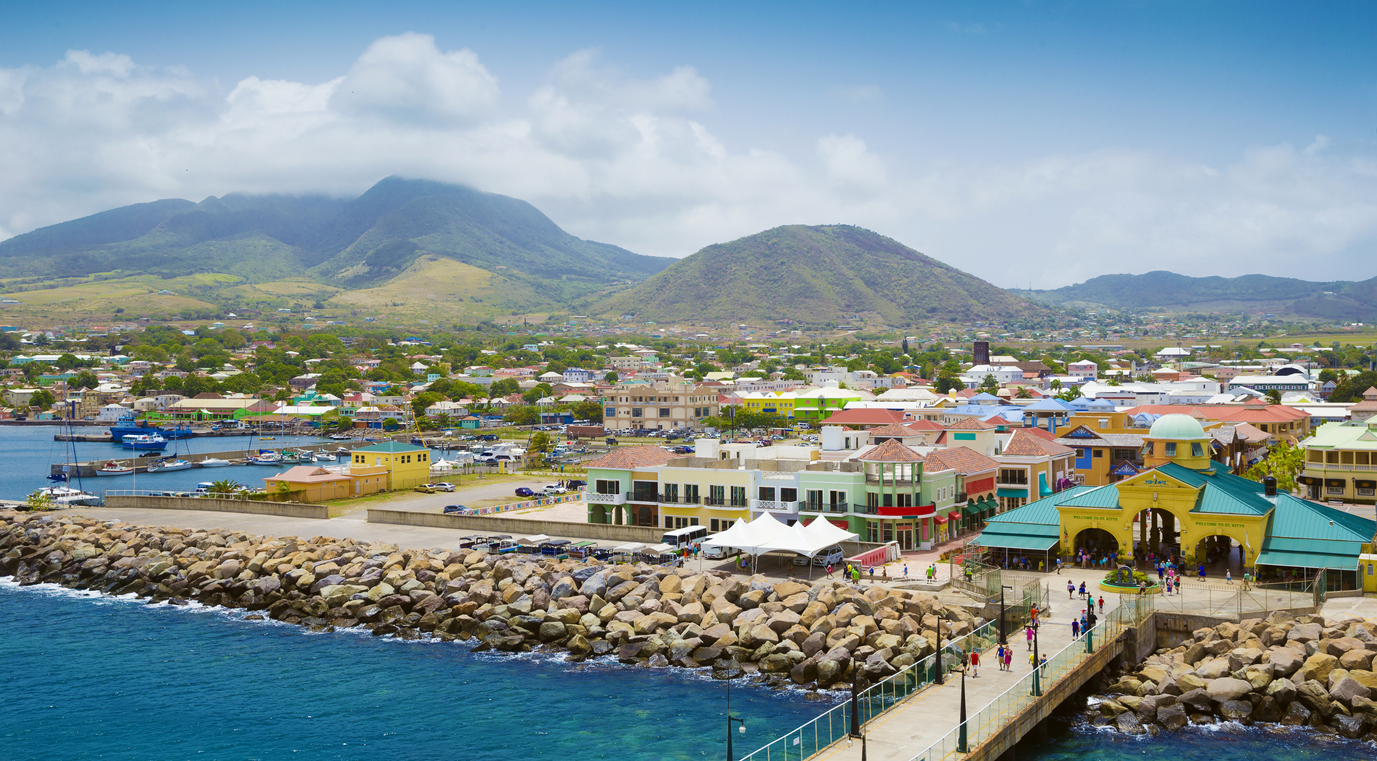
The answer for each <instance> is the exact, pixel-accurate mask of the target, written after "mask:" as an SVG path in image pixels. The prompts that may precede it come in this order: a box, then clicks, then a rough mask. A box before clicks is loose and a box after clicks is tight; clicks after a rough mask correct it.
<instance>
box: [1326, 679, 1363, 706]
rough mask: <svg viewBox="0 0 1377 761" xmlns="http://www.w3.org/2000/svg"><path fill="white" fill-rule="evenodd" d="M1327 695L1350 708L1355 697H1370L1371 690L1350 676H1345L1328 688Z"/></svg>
mask: <svg viewBox="0 0 1377 761" xmlns="http://www.w3.org/2000/svg"><path fill="white" fill-rule="evenodd" d="M1329 696H1330V697H1332V698H1334V699H1335V700H1337V701H1339V702H1340V703H1343V704H1344V705H1346V706H1348V707H1349V708H1352V707H1353V701H1354V699H1355V698H1364V699H1367V698H1371V697H1372V690H1369V689H1368V688H1366V687H1364V686H1363V685H1361V684H1359V683H1358V681H1357V680H1355V679H1353V678H1352V677H1348V676H1346V677H1344V678H1343V679H1340V680H1339V682H1338V684H1335V685H1334V686H1333V687H1330V688H1329Z"/></svg>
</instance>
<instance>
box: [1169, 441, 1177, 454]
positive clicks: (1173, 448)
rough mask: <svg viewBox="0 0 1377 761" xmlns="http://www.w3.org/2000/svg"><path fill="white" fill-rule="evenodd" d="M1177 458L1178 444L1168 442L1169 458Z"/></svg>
mask: <svg viewBox="0 0 1377 761" xmlns="http://www.w3.org/2000/svg"><path fill="white" fill-rule="evenodd" d="M1175 456H1176V442H1174V441H1168V442H1167V457H1175Z"/></svg>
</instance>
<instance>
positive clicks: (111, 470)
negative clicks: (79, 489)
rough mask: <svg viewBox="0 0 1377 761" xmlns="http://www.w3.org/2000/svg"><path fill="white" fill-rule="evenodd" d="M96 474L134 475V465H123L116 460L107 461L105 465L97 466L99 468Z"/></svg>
mask: <svg viewBox="0 0 1377 761" xmlns="http://www.w3.org/2000/svg"><path fill="white" fill-rule="evenodd" d="M96 475H98V476H132V475H134V466H133V465H121V464H120V463H118V462H116V461H114V460H111V461H109V462H107V463H105V464H104V465H102V466H100V467H99V468H97V469H96Z"/></svg>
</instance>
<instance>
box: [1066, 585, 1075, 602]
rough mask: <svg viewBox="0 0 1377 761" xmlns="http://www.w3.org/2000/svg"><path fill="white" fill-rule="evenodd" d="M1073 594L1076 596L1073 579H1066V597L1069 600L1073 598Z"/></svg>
mask: <svg viewBox="0 0 1377 761" xmlns="http://www.w3.org/2000/svg"><path fill="white" fill-rule="evenodd" d="M1075 596H1076V582H1074V581H1068V582H1066V599H1068V600H1070V599H1071V598H1073V597H1075Z"/></svg>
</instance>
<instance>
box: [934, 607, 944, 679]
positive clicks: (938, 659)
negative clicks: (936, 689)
mask: <svg viewBox="0 0 1377 761" xmlns="http://www.w3.org/2000/svg"><path fill="white" fill-rule="evenodd" d="M933 660H934V661H935V663H934V668H935V673H934V674H933V677H932V683H933V684H942V619H940V618H939V619H937V655H936V656H934V658H933Z"/></svg>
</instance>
